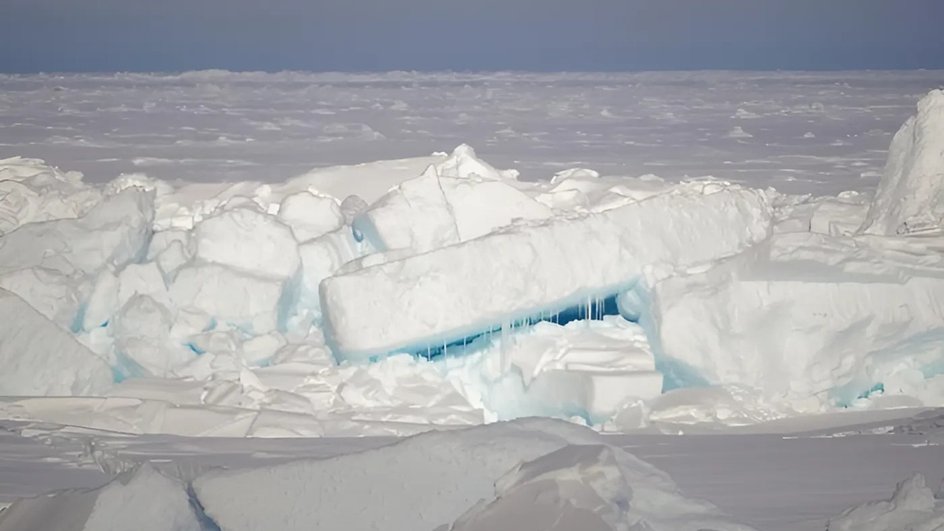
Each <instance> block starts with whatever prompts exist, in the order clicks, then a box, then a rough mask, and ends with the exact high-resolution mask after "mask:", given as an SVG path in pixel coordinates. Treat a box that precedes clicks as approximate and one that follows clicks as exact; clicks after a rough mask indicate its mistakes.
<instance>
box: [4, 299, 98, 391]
mask: <svg viewBox="0 0 944 531" xmlns="http://www.w3.org/2000/svg"><path fill="white" fill-rule="evenodd" d="M0 323H2V324H0V367H3V369H2V370H0V395H5V396H13V395H32V396H45V395H88V394H97V393H102V392H103V391H105V390H106V389H107V388H108V387H109V386H110V385H111V383H112V373H111V369H110V368H109V367H108V364H107V363H105V361H104V360H103V359H101V358H99V357H98V356H96V355H95V354H93V353H92V352H91V351H90V350H89V349H87V348H85V347H84V346H83V345H82V344H80V343H79V342H78V341H77V340H76V339H75V337H74V336H72V334H70V333H69V332H67V331H66V330H63V329H62V328H60V327H59V326H58V325H56V324H55V323H53V322H51V321H49V320H48V319H46V318H45V317H43V316H42V315H40V313H39V312H37V311H36V310H34V309H33V308H32V307H30V305H29V304H27V303H26V302H25V301H24V300H23V299H21V298H20V297H18V296H16V295H14V294H13V293H10V292H9V291H6V290H2V289H0Z"/></svg>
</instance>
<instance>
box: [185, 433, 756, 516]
mask: <svg viewBox="0 0 944 531" xmlns="http://www.w3.org/2000/svg"><path fill="white" fill-rule="evenodd" d="M603 444H604V440H603V439H601V438H600V437H599V436H597V435H595V434H594V433H593V432H592V431H590V430H586V429H581V428H578V427H575V426H572V425H568V424H566V423H560V422H554V421H547V420H526V421H518V422H515V423H499V424H492V425H489V426H483V427H478V428H472V429H467V430H461V431H447V432H429V433H425V434H421V435H418V436H416V437H413V438H410V439H406V440H403V441H400V442H397V443H396V444H394V445H392V446H387V447H383V448H379V449H375V450H369V451H366V452H363V453H357V454H349V455H344V456H339V457H334V458H330V459H324V460H305V461H297V462H293V463H286V464H282V465H275V466H271V467H265V468H257V469H247V470H236V471H229V472H211V473H208V474H206V475H203V476H201V477H199V478H197V479H196V480H195V481H194V483H193V488H194V492H195V493H196V495H197V497H198V499H199V501H200V503H201V505H202V506H203V507H204V509H205V511H206V514H207V515H208V516H209V517H211V518H212V519H213V520H214V521H215V522H216V523H217V524H218V525H219V526H220V527H221V528H223V529H226V530H228V531H239V530H256V529H282V530H285V531H291V530H294V529H305V530H313V529H385V530H389V531H413V530H416V529H440V526H442V527H441V529H448V528H449V526H450V525H452V524H453V522H455V521H456V520H457V519H458V518H460V517H461V516H462V515H463V513H466V514H467V516H466V517H464V518H463V521H462V522H460V523H458V524H457V525H456V526H455V527H454V529H477V528H478V527H476V526H478V525H482V524H484V523H486V522H488V523H489V524H494V527H492V528H491V529H513V528H515V527H516V524H523V523H524V522H522V520H521V518H522V517H523V516H524V515H523V514H522V510H523V509H524V508H523V507H515V505H517V504H509V503H508V501H507V500H505V501H502V500H497V501H496V502H494V503H493V504H491V505H485V506H484V507H483V506H481V505H479V506H477V507H476V508H475V509H473V510H471V511H470V509H471V508H473V507H475V506H476V505H477V504H479V503H480V500H495V498H496V497H497V496H496V494H497V495H498V496H501V495H503V494H507V495H509V496H511V497H512V499H515V500H519V501H521V502H522V503H526V504H528V507H530V508H532V509H537V508H540V509H541V510H544V511H547V512H548V513H549V514H548V516H551V515H553V516H556V517H559V518H576V519H577V521H581V522H586V523H588V524H590V523H592V524H596V525H597V526H598V527H594V528H591V529H606V530H611V529H618V530H628V529H630V528H633V526H637V527H635V529H651V530H652V531H659V530H691V531H696V530H698V529H706V528H710V529H715V530H718V531H722V530H746V529H748V528H746V527H744V526H740V525H737V524H735V523H732V522H731V521H729V520H727V519H726V518H724V517H723V516H721V515H720V514H719V513H718V511H717V509H715V508H713V507H711V506H710V505H708V504H705V503H700V502H695V501H692V500H688V499H685V498H684V497H682V496H681V495H680V494H679V492H678V489H677V487H675V485H674V484H673V483H672V481H671V480H670V479H669V478H668V476H666V475H665V474H664V473H662V472H660V471H658V470H656V469H655V468H653V467H652V466H650V465H648V464H646V463H644V462H642V461H640V460H638V459H636V458H635V457H633V456H631V455H630V454H628V453H626V452H625V451H622V450H619V449H615V448H604V447H603V446H602V445H603ZM571 445H594V446H589V447H587V446H583V447H581V446H571ZM562 449H563V450H562ZM555 452H556V453H555ZM529 462H530V463H529ZM502 476H505V479H504V480H502V481H499V483H498V485H497V487H496V480H498V479H499V478H501V477H502ZM627 485H628V487H629V488H626V487H627ZM496 490H497V492H496ZM531 494H534V495H535V496H536V498H537V499H526V498H525V497H527V496H530V495H531ZM555 500H556V501H559V503H555ZM532 504H533V505H532ZM598 506H603V507H605V508H607V510H608V512H602V513H597V516H596V517H594V516H591V515H589V514H587V513H588V511H589V509H591V508H596V507H598ZM527 520H528V521H530V522H539V521H540V522H543V520H541V519H540V517H539V515H537V514H535V513H533V512H532V513H531V514H530V515H528V518H527ZM553 520H554V518H551V521H553ZM567 521H568V522H573V521H574V520H567ZM601 526H603V527H601ZM526 529H530V527H526ZM535 529H536V528H535Z"/></svg>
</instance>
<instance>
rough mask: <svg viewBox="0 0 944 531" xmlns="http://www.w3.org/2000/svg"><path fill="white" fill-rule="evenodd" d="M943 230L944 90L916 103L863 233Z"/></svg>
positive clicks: (892, 150)
mask: <svg viewBox="0 0 944 531" xmlns="http://www.w3.org/2000/svg"><path fill="white" fill-rule="evenodd" d="M942 227H944V91H942V90H933V91H931V92H930V93H929V94H928V95H927V96H925V97H924V98H922V99H921V101H919V102H918V113H917V114H916V115H915V116H912V117H911V118H909V119H908V120H907V121H906V122H905V123H904V125H902V126H901V129H899V130H898V132H897V133H896V134H895V137H894V138H893V139H892V143H891V146H890V147H889V148H888V162H887V163H886V165H885V172H884V174H883V175H882V180H881V182H880V183H879V186H878V191H877V192H876V194H875V199H874V200H873V201H872V205H871V207H870V208H869V212H868V215H867V217H866V219H865V223H864V224H863V226H862V230H863V231H864V232H866V233H869V234H884V235H895V234H911V233H915V232H923V231H929V230H940V229H941V228H942Z"/></svg>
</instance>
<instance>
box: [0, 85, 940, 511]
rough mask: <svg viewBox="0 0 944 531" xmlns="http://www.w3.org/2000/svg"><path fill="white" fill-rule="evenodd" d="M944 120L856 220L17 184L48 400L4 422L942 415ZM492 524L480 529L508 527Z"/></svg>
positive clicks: (454, 175)
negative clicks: (848, 412)
mask: <svg viewBox="0 0 944 531" xmlns="http://www.w3.org/2000/svg"><path fill="white" fill-rule="evenodd" d="M942 101H944V93H942V92H940V91H934V92H932V93H930V94H929V95H928V96H927V97H925V98H924V99H922V100H921V102H920V103H919V104H918V110H917V114H916V115H915V117H914V118H912V119H910V120H908V121H907V122H906V123H905V124H904V125H903V127H902V129H901V131H900V132H899V133H898V134H897V135H896V136H895V138H894V140H893V142H892V144H891V147H890V150H889V156H888V165H887V167H886V169H885V173H884V176H883V178H882V181H881V184H880V185H879V187H878V190H877V191H876V193H875V194H868V193H855V192H849V193H844V194H840V195H839V196H837V197H808V196H797V195H788V194H782V193H779V192H777V191H775V190H756V189H751V188H747V187H744V186H739V185H736V184H731V183H726V182H721V181H717V180H713V179H708V178H704V179H690V180H685V181H683V182H680V183H668V182H665V181H663V180H661V179H659V178H657V177H654V176H643V177H639V178H633V177H619V176H606V175H602V176H601V175H600V174H598V173H597V172H594V171H592V170H588V169H583V168H573V169H570V170H567V171H562V172H558V173H557V174H556V175H555V176H554V177H553V178H552V179H549V180H548V181H544V182H524V181H521V180H519V179H517V173H516V172H515V171H514V170H500V169H497V168H495V167H494V166H492V165H490V164H488V163H487V162H485V161H483V160H481V159H480V158H479V157H478V156H477V155H476V154H475V152H474V150H472V149H471V148H470V147H468V146H465V145H463V146H459V147H458V148H457V149H455V150H454V151H453V152H452V153H451V154H445V153H438V154H433V155H430V156H425V157H416V158H412V159H400V160H391V161H377V162H372V163H368V164H361V165H354V166H342V167H332V168H322V169H318V170H314V171H312V172H309V173H306V174H304V175H301V176H298V177H295V178H293V179H289V180H287V181H285V182H282V183H261V182H241V183H175V184H171V183H168V182H164V181H160V180H155V179H152V178H149V177H147V176H145V175H140V174H135V175H125V176H122V177H120V178H118V179H116V180H115V181H112V182H110V183H108V184H106V185H104V186H100V187H95V186H92V185H89V184H86V183H84V182H83V181H82V179H81V176H79V175H77V174H75V173H69V172H62V171H60V170H57V169H55V168H51V167H49V166H47V165H45V164H44V163H42V162H41V161H37V160H35V159H24V158H12V159H5V160H3V161H0V178H2V180H0V189H2V190H4V191H5V192H6V195H5V196H4V200H3V203H2V207H0V230H2V235H0V289H3V290H5V291H3V292H0V293H2V296H0V311H3V312H5V315H7V316H8V317H7V319H8V321H6V322H8V323H11V325H9V326H4V327H3V328H2V330H0V359H2V360H3V363H4V366H5V367H8V368H11V369H10V370H7V371H5V372H4V374H3V375H2V376H0V393H2V394H4V395H39V396H33V397H32V398H9V399H5V400H4V401H3V402H2V404H0V410H2V413H3V414H4V415H7V416H17V417H18V418H20V417H27V418H40V419H47V420H56V421H61V422H69V423H77V424H82V425H86V426H95V427H99V428H107V429H111V430H118V431H128V432H137V433H144V432H173V433H180V434H192V435H210V434H213V435H237V436H245V435H284V436H296V435H325V434H348V435H350V434H357V435H362V434H368V433H369V434H410V433H416V432H419V431H423V430H424V429H426V428H427V427H429V426H430V425H436V426H456V425H467V424H478V423H482V422H489V421H494V420H499V419H511V418H515V417H520V416H527V415H542V416H556V417H564V418H570V419H573V420H575V421H578V422H582V423H589V424H592V425H594V426H596V427H598V428H600V429H605V430H629V429H635V428H640V427H645V426H655V427H657V428H658V427H665V426H668V427H671V426H675V425H678V424H679V423H692V422H720V423H726V424H741V423H749V422H757V421H761V420H769V419H773V418H780V417H784V416H789V415H797V414H806V413H815V412H822V411H828V410H832V409H844V408H879V407H898V406H908V405H941V404H944V346H942V345H944V306H942V304H944V303H942V302H941V301H944V258H942V256H944V255H942V253H941V250H942V249H944V239H942V237H941V233H940V229H941V219H942V215H941V212H942V208H944V207H942V205H944V196H942V194H941V190H942V189H944V188H942V187H944V185H942V184H941V183H942V182H944V177H942V175H944V161H942V159H941V152H942V145H944V118H942V111H941V110H942V108H944V104H942ZM79 394H85V395H91V396H86V397H84V398H81V399H79V398H69V397H64V396H61V395H79ZM44 396H45V398H44ZM581 459H582V457H581ZM512 484H514V485H518V484H517V483H514V482H512V483H509V489H512V490H514V489H517V488H519V487H520V488H521V489H524V491H526V490H527V489H528V488H530V487H528V486H527V485H526V484H524V483H522V484H521V485H518V486H516V487H512V486H511V485H512ZM509 492H511V491H509ZM516 492H517V491H516ZM586 495H587V498H586V499H592V498H593V496H594V495H591V493H589V492H586ZM581 496H582V495H581ZM480 509H481V510H482V511H484V512H482V513H481V514H479V513H475V514H472V513H470V514H469V516H468V518H467V520H464V522H465V523H463V524H462V525H464V526H471V527H467V528H468V529H473V528H475V527H474V526H475V525H485V524H477V523H476V522H487V521H488V517H487V514H491V513H490V512H489V511H493V510H494V511H498V512H501V511H502V510H503V509H502V508H501V506H500V504H498V505H496V506H495V507H493V508H492V509H489V508H488V507H481V508H480ZM476 515H478V516H476Z"/></svg>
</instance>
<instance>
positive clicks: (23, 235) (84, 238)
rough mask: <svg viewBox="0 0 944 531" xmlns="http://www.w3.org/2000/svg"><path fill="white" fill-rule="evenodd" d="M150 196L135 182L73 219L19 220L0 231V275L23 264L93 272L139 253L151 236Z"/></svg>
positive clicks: (27, 266) (120, 262)
mask: <svg viewBox="0 0 944 531" xmlns="http://www.w3.org/2000/svg"><path fill="white" fill-rule="evenodd" d="M153 218H154V205H153V196H152V194H151V193H149V192H146V191H144V190H140V189H137V188H134V189H128V190H125V191H123V192H121V193H119V194H117V195H115V196H112V197H109V198H107V199H105V200H104V201H102V202H101V203H100V204H98V205H97V206H96V207H95V208H93V209H92V210H91V211H89V212H88V214H86V215H85V216H83V217H81V218H78V219H60V220H55V221H45V222H39V223H30V224H28V225H24V226H22V227H20V228H19V229H17V230H14V231H13V232H10V233H8V234H5V235H3V236H2V237H0V275H4V274H6V273H8V272H11V271H16V270H20V269H25V268H29V267H43V268H47V269H52V270H56V271H61V272H63V273H66V274H72V273H75V272H79V273H86V274H94V273H96V272H98V271H99V270H101V269H102V268H103V267H105V266H106V265H109V266H112V267H113V268H116V269H117V268H120V267H121V266H123V265H124V264H127V263H129V262H131V261H132V260H135V259H137V258H139V257H142V256H143V255H144V253H145V252H146V251H147V249H146V246H147V243H148V239H149V238H150V236H151V222H152V220H153Z"/></svg>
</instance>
